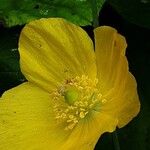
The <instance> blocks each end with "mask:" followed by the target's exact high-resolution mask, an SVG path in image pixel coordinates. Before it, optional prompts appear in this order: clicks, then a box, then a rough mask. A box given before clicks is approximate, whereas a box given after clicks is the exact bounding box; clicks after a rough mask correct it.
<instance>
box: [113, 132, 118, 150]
mask: <svg viewBox="0 0 150 150" xmlns="http://www.w3.org/2000/svg"><path fill="white" fill-rule="evenodd" d="M112 139H113V143H114V150H120V144H119V139H118V135H117V131H114V132H113V133H112Z"/></svg>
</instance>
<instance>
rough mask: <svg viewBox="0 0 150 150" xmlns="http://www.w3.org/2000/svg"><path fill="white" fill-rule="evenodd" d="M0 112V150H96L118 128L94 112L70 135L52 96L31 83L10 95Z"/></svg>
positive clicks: (111, 119) (114, 120) (4, 101)
mask: <svg viewBox="0 0 150 150" xmlns="http://www.w3.org/2000/svg"><path fill="white" fill-rule="evenodd" d="M0 110H1V111H0V139H1V140H0V150H10V149H11V150H16V149H19V150H26V149H28V150H33V149H38V150H47V149H49V150H53V149H60V150H72V149H74V150H84V149H85V150H93V149H94V146H95V144H96V142H97V140H98V138H99V137H100V135H101V134H102V133H104V132H106V131H107V132H112V131H114V130H115V127H116V124H117V120H116V119H115V118H112V117H110V116H108V115H106V114H103V113H100V112H95V111H94V112H93V113H90V116H88V117H86V118H84V119H83V120H81V121H80V122H79V123H78V124H77V126H76V127H75V128H74V129H72V130H69V131H66V130H64V126H62V127H61V126H58V125H57V124H56V122H55V120H54V118H53V114H52V111H51V110H52V106H51V100H50V96H49V94H48V93H47V92H45V91H44V90H41V89H40V88H38V87H35V86H34V85H33V84H31V83H28V82H27V83H24V84H22V85H19V86H18V87H15V88H13V89H11V90H9V91H6V92H5V93H4V94H3V96H2V98H1V100H0Z"/></svg>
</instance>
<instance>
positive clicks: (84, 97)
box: [51, 75, 107, 130]
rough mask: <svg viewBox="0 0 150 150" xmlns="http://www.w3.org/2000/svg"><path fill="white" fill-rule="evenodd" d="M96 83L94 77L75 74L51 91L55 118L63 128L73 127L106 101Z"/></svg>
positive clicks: (69, 128)
mask: <svg viewBox="0 0 150 150" xmlns="http://www.w3.org/2000/svg"><path fill="white" fill-rule="evenodd" d="M97 83H98V79H96V78H95V79H94V80H93V79H92V80H91V79H90V78H89V77H87V76H85V75H82V76H81V77H79V76H77V77H75V78H69V79H66V80H65V81H64V82H63V83H62V84H61V85H60V86H58V87H57V88H56V89H54V91H53V92H52V93H51V96H52V98H53V102H54V105H53V111H54V115H55V119H56V121H57V123H62V124H64V125H65V127H64V129H65V130H71V129H73V128H74V127H75V126H76V125H77V124H78V123H79V121H80V120H82V119H84V118H85V117H86V116H88V114H89V113H90V112H91V111H93V110H94V111H99V109H100V107H101V105H102V104H104V103H106V102H107V100H106V99H105V98H103V96H102V94H101V93H100V92H99V90H98V89H97Z"/></svg>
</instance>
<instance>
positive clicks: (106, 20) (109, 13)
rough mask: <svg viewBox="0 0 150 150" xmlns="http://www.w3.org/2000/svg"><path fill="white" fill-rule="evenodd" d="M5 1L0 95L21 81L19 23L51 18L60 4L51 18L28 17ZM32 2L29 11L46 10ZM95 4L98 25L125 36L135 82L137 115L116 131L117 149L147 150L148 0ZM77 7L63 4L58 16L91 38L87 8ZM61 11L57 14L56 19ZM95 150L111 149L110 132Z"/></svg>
mask: <svg viewBox="0 0 150 150" xmlns="http://www.w3.org/2000/svg"><path fill="white" fill-rule="evenodd" d="M8 1H10V0H7V1H4V0H0V4H1V5H2V3H3V4H5V5H3V7H2V6H0V94H2V93H3V92H4V91H5V90H8V89H10V88H12V87H14V86H16V85H18V84H20V83H22V82H24V81H25V78H24V77H23V75H22V74H21V72H20V69H19V54H18V50H17V47H18V38H19V34H20V31H21V29H22V27H23V24H24V23H25V22H28V21H30V19H31V20H32V19H34V18H40V17H49V16H54V17H55V15H56V14H54V11H55V9H58V8H57V3H59V2H60V1H59V0H57V1H56V3H55V5H54V6H55V7H54V6H53V7H52V6H51V7H50V9H51V11H48V13H52V15H51V14H48V16H46V14H41V13H40V16H39V15H38V13H37V12H36V13H35V14H34V15H33V16H31V15H30V14H33V13H32V12H33V11H34V10H32V11H31V10H30V9H29V10H26V8H25V7H23V8H22V7H21V6H22V5H21V4H20V5H17V6H16V5H15V6H13V8H12V6H9V7H8V4H7V2H8ZM11 1H13V0H11ZM26 1H28V0H26ZM44 1H45V2H46V0H44ZM32 2H33V3H31V4H30V5H29V6H28V7H29V8H31V7H32V5H34V9H35V10H36V11H37V9H39V8H40V7H42V9H43V8H45V7H46V8H48V9H49V7H48V6H49V5H48V4H47V3H45V5H44V6H43V5H41V3H40V2H39V3H37V1H34V0H32ZM64 2H66V1H64ZM72 2H73V1H72ZM78 2H79V1H78ZM98 2H101V3H97V8H98V10H100V8H102V9H101V11H100V14H99V24H100V25H110V26H112V27H115V28H116V29H117V30H118V32H119V33H121V34H122V35H124V36H125V37H126V40H127V43H128V48H127V53H126V55H127V58H128V61H129V65H130V71H131V72H132V73H133V75H134V76H135V78H136V80H137V83H138V93H139V97H140V100H141V112H140V114H139V115H138V116H137V117H136V118H135V119H134V120H133V121H132V122H131V123H129V124H128V125H127V126H126V127H124V128H122V129H118V130H117V135H118V140H119V144H120V150H150V1H149V0H141V1H139V0H132V1H130V0H126V1H121V0H109V1H107V2H105V3H104V5H103V7H101V6H102V4H103V2H104V1H98ZM35 4H36V5H35ZM80 4H81V3H77V4H76V5H75V4H74V5H72V3H71V2H70V3H69V4H68V6H69V7H67V3H63V6H64V5H65V7H64V8H63V10H62V11H61V12H63V13H64V16H62V17H64V18H67V19H68V20H70V21H72V22H75V23H76V24H78V25H82V27H83V29H85V30H86V31H87V32H88V34H89V35H90V36H91V38H93V27H92V13H91V11H89V12H88V11H85V10H87V8H88V7H90V5H88V4H89V3H85V1H83V2H82V4H83V5H80ZM59 6H60V5H59ZM61 6H62V5H61ZM61 6H60V7H61ZM73 6H76V7H78V9H74V10H73V12H71V15H70V10H71V8H72V7H73ZM81 6H82V7H81ZM84 6H85V7H84ZM60 7H59V8H60ZM6 8H7V9H6ZM54 8H55V9H54ZM53 9H54V10H53ZM60 9H61V8H60ZM4 10H5V11H4ZM16 10H17V11H16ZM66 10H67V12H66ZM71 11H72V10H71ZM12 12H13V13H12ZM19 12H21V13H22V14H23V15H21V14H20V16H19V18H17V16H16V15H17V14H18V13H19ZM61 12H59V13H58V14H57V15H58V16H59V14H61ZM10 14H11V15H10ZM76 14H77V15H76ZM57 15H56V16H57ZM25 16H26V18H25V20H24V17H25ZM22 18H23V19H22ZM95 150H115V146H114V142H113V135H112V134H110V133H105V134H103V135H102V137H101V138H100V140H99V141H98V143H97V145H96V148H95Z"/></svg>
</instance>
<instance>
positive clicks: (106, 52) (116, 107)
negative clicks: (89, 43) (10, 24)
mask: <svg viewBox="0 0 150 150" xmlns="http://www.w3.org/2000/svg"><path fill="white" fill-rule="evenodd" d="M94 33H95V44H96V61H97V67H98V68H97V69H98V78H99V88H100V91H101V92H102V95H103V96H104V97H105V99H106V100H107V103H106V104H105V105H104V106H103V108H102V109H103V111H104V112H107V113H108V114H110V115H114V116H116V117H117V118H118V120H119V122H118V126H119V127H122V126H124V125H126V124H127V123H128V122H129V121H130V120H131V119H132V118H133V117H135V116H136V115H137V114H138V112H139V109H140V103H139V98H138V94H137V85H136V81H135V79H134V77H133V76H132V75H131V73H130V72H129V69H128V62H127V59H126V56H125V49H126V47H127V44H126V41H125V38H124V37H123V36H121V35H120V34H118V33H117V31H116V30H115V29H114V28H111V27H108V26H102V27H99V28H97V29H95V31H94Z"/></svg>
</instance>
